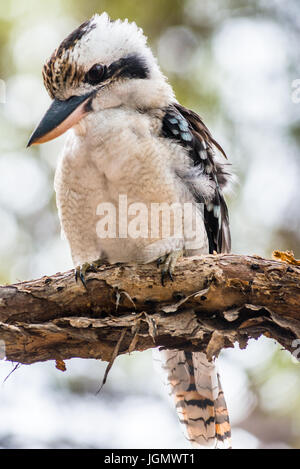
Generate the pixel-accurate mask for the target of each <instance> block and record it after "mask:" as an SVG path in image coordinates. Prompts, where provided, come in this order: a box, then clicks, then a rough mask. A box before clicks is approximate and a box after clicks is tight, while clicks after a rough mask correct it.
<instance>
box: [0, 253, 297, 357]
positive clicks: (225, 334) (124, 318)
mask: <svg viewBox="0 0 300 469" xmlns="http://www.w3.org/2000/svg"><path fill="white" fill-rule="evenodd" d="M260 335H265V336H267V337H270V338H273V339H275V340H277V341H278V342H279V343H280V344H281V345H282V346H283V347H284V348H285V349H287V350H289V351H291V352H294V351H295V347H294V345H295V343H293V341H294V340H295V339H300V267H299V266H298V265H290V264H287V263H285V262H279V261H275V260H267V259H262V258H260V257H258V256H239V255H234V254H226V255H209V256H204V257H201V258H185V259H183V260H181V261H180V262H179V263H178V265H177V267H176V271H175V275H174V282H169V283H167V285H166V286H165V287H163V286H162V285H161V282H160V272H159V270H157V268H156V266H154V265H139V266H137V265H134V266H130V265H105V266H103V267H101V268H100V269H99V271H98V272H97V273H94V272H91V273H89V274H88V275H87V290H85V289H84V288H83V286H82V285H81V284H80V283H78V284H76V282H75V280H74V273H73V272H72V271H70V272H66V273H58V274H56V275H54V276H51V277H43V278H41V279H38V280H33V281H30V282H23V283H19V284H15V285H9V286H3V287H0V340H3V341H4V342H5V351H6V359H7V360H11V361H14V362H18V363H24V364H30V363H34V362H39V361H46V360H56V361H57V362H58V363H61V361H63V360H66V359H69V358H73V357H81V358H96V359H101V360H104V361H108V362H111V360H112V358H114V357H115V355H116V346H117V345H118V347H117V354H123V353H128V352H133V351H143V350H146V349H149V348H152V347H157V346H161V347H167V348H185V349H187V350H193V351H205V352H206V353H207V354H208V356H209V357H210V358H212V357H214V356H217V355H218V354H219V352H220V350H221V349H222V348H227V347H233V345H234V344H235V343H236V342H237V343H238V344H239V345H240V347H241V348H245V347H246V345H247V342H248V340H249V338H253V337H254V338H257V337H259V336H260ZM121 337H122V340H121V341H120V338H121Z"/></svg>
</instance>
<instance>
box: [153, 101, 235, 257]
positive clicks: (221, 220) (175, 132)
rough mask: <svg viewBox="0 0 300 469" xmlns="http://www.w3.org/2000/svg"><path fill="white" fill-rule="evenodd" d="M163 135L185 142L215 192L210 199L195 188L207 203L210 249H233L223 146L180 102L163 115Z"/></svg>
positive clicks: (205, 215)
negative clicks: (217, 154) (222, 160)
mask: <svg viewBox="0 0 300 469" xmlns="http://www.w3.org/2000/svg"><path fill="white" fill-rule="evenodd" d="M162 133H163V136H164V137H167V138H171V139H174V140H177V141H178V143H180V144H181V145H183V146H184V147H185V148H186V149H187V150H188V153H189V156H190V157H191V159H192V161H193V166H194V167H195V169H197V171H198V174H199V175H201V176H202V177H203V176H206V177H207V179H208V181H209V183H210V184H211V187H213V193H212V195H211V197H210V198H209V199H207V198H205V197H203V195H202V193H201V191H197V190H196V191H195V188H194V187H195V186H193V187H192V192H193V193H194V196H195V198H196V200H197V202H199V203H203V204H204V223H205V228H206V232H207V236H208V240H209V252H210V253H213V252H214V251H216V252H218V253H220V252H230V248H231V236H230V229H229V218H228V210H227V205H226V202H225V199H224V196H223V189H224V187H225V186H226V185H227V184H228V182H229V180H230V173H229V171H228V164H226V163H221V162H220V161H219V160H218V159H217V158H216V153H215V149H217V150H218V151H219V152H220V153H222V154H223V155H224V156H225V158H226V155H225V153H224V151H223V149H222V148H221V146H220V145H219V144H218V143H217V142H216V141H215V140H214V139H213V137H212V135H211V133H210V131H209V130H208V128H207V127H206V126H205V124H204V123H203V121H202V120H201V118H200V117H199V116H198V114H196V113H195V112H193V111H190V110H188V109H186V108H185V107H183V106H181V105H180V104H177V103H176V104H174V105H171V106H169V107H168V108H167V109H166V111H165V115H164V118H163V126H162Z"/></svg>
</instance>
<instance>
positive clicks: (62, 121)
mask: <svg viewBox="0 0 300 469" xmlns="http://www.w3.org/2000/svg"><path fill="white" fill-rule="evenodd" d="M93 94H94V91H92V92H90V93H88V94H85V95H84V96H72V97H71V98H69V99H67V100H66V101H60V100H58V99H55V100H54V101H53V103H52V104H51V106H50V108H49V109H48V111H47V112H46V114H45V116H44V117H43V119H42V120H41V122H40V123H39V125H38V126H37V128H36V129H35V131H34V132H33V134H32V135H31V137H30V140H29V142H28V145H27V147H30V146H31V145H38V144H39V143H45V142H49V140H53V139H54V138H56V137H59V136H60V135H62V134H63V133H64V132H66V131H67V130H68V129H70V128H71V127H73V126H74V125H75V124H77V122H79V121H80V119H82V118H83V117H84V116H85V115H86V114H88V113H89V112H90V111H91V110H92V108H91V101H92V98H93V96H92V95H93Z"/></svg>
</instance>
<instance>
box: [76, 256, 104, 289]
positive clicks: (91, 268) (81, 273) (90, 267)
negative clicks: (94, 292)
mask: <svg viewBox="0 0 300 469" xmlns="http://www.w3.org/2000/svg"><path fill="white" fill-rule="evenodd" d="M101 264H102V262H101V260H97V261H94V262H91V263H89V262H85V263H84V264H82V265H79V266H78V267H76V269H75V281H76V283H77V282H78V280H80V281H81V283H82V285H83V286H84V288H85V289H86V290H87V284H86V273H87V272H97V269H98V267H100V265H101Z"/></svg>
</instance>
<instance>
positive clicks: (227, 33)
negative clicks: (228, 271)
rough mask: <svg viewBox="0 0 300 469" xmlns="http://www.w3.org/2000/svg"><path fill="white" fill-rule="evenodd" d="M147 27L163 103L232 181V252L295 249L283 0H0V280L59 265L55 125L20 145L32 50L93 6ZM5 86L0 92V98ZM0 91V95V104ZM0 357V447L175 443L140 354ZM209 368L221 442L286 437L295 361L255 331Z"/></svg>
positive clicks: (37, 90) (299, 429) (294, 395)
mask: <svg viewBox="0 0 300 469" xmlns="http://www.w3.org/2000/svg"><path fill="white" fill-rule="evenodd" d="M103 11H107V12H108V13H109V14H110V16H111V17H112V19H116V18H129V19H130V20H134V21H136V22H137V23H138V25H140V26H141V27H142V28H143V29H144V31H145V33H146V35H147V36H148V37H149V41H150V44H151V46H152V48H153V50H154V51H155V53H156V55H157V56H158V59H159V63H160V65H161V67H162V68H163V70H164V72H165V74H167V75H168V77H169V79H170V82H171V83H172V85H173V86H174V88H175V91H176V95H177V98H178V100H179V101H180V102H181V103H182V104H184V105H185V106H188V107H190V108H192V109H194V110H196V111H198V112H199V113H200V115H201V116H202V117H203V118H204V120H205V122H206V124H207V125H208V127H209V128H210V129H211V130H212V132H213V134H214V136H215V138H216V139H217V140H218V141H220V143H221V144H222V146H223V147H224V149H225V150H226V152H227V154H228V155H229V157H230V161H231V163H232V165H233V168H234V170H235V172H236V174H237V176H238V178H239V183H238V184H237V185H236V187H235V190H234V192H233V193H232V194H231V195H230V196H229V198H228V202H229V207H230V213H231V226H232V235H233V251H234V252H236V253H243V254H258V255H261V256H266V257H271V254H272V250H273V249H281V250H286V249H291V250H293V251H294V253H295V255H296V256H300V233H299V227H300V212H299V204H300V190H299V180H300V154H299V143H300V142H299V140H300V113H299V112H300V92H299V88H300V81H297V80H299V78H300V65H299V63H300V61H299V54H300V49H299V39H300V32H299V31H300V3H299V0H285V1H284V2H283V1H280V0H251V1H249V0H163V1H161V0H151V2H144V1H132V0H85V1H84V2H83V1H81V0H64V1H62V0H52V1H51V2H41V1H40V0H26V2H20V1H19V0H6V2H0V79H1V80H3V81H2V82H1V86H0V101H1V104H0V227H1V229H0V283H3V284H5V283H11V282H16V281H19V280H20V281H21V280H24V279H31V278H34V277H39V276H42V275H45V274H53V273H55V272H57V271H64V270H67V269H69V268H70V267H71V266H72V263H71V258H70V253H69V248H68V246H67V244H66V242H65V241H63V240H62V239H61V237H60V227H59V222H58V216H57V211H56V205H55V196H54V191H53V177H54V171H55V167H56V162H57V158H58V156H59V153H60V151H61V149H62V146H63V141H64V138H65V137H61V138H60V139H58V140H57V141H54V142H51V143H49V144H47V145H44V146H41V147H39V148H31V149H26V143H27V141H28V138H29V135H30V133H31V131H32V130H33V128H34V127H35V125H36V123H37V122H38V121H39V119H40V118H41V116H42V115H43V112H44V111H45V109H46V108H47V107H48V106H49V103H50V100H49V97H48V96H47V94H46V91H45V90H44V88H43V84H42V78H41V69H42V65H43V63H44V61H45V59H46V58H47V57H48V56H49V55H50V54H51V52H52V51H53V49H54V48H55V47H56V46H57V45H58V44H59V43H60V42H61V41H62V40H63V39H64V37H65V36H66V35H67V34H68V33H69V32H70V31H71V30H72V29H74V28H75V27H77V26H78V25H79V24H80V23H81V22H83V21H84V20H86V19H87V18H88V17H90V16H91V15H92V14H94V13H95V12H98V13H101V12H103ZM4 92H5V93H4ZM4 94H5V96H4ZM4 97H5V98H6V99H5V102H3V101H4ZM15 365H16V364H11V363H7V362H4V361H2V362H0V447H2V448H186V447H188V445H187V443H186V441H185V439H184V437H183V436H182V433H181V429H180V428H179V425H178V422H177V417H176V415H175V412H174V409H173V407H172V404H171V403H170V401H169V400H168V398H167V395H166V390H165V389H164V387H163V385H162V383H161V379H160V377H159V376H158V374H156V373H155V372H154V371H153V366H152V359H151V352H145V353H142V354H141V353H137V354H132V355H131V356H126V357H121V358H119V359H118V361H117V362H116V363H115V365H114V367H113V369H112V371H111V374H110V376H109V379H108V383H107V384H106V386H105V388H104V390H103V391H102V392H101V393H100V394H97V390H98V389H99V386H100V384H101V380H102V377H103V373H104V369H105V364H102V363H100V362H98V361H88V360H79V359H74V360H70V361H68V362H67V368H68V370H67V372H66V373H65V374H63V373H61V372H59V371H58V370H56V369H55V364H54V363H52V362H50V363H46V364H36V365H32V366H30V367H28V366H19V367H17V369H16V370H15V371H14V372H13V373H12V374H11V375H10V376H9V378H8V379H7V380H5V378H6V377H7V376H8V375H9V373H10V372H11V371H12V370H13V369H14V367H15ZM219 368H220V370H221V374H222V377H223V385H224V389H225V393H226V396H227V402H228V406H229V410H230V414H231V420H232V424H233V442H234V447H235V448H300V393H299V389H300V365H299V364H297V363H296V360H295V359H294V358H293V357H292V356H291V355H289V354H288V353H286V352H284V351H282V350H280V348H279V347H278V345H277V344H276V343H274V342H273V341H271V340H268V339H261V340H259V341H251V343H250V344H249V346H248V348H247V349H246V350H244V351H240V350H238V349H237V348H236V349H234V350H230V351H226V352H225V353H223V355H222V356H221V358H220V359H219Z"/></svg>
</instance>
